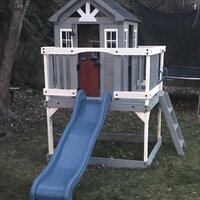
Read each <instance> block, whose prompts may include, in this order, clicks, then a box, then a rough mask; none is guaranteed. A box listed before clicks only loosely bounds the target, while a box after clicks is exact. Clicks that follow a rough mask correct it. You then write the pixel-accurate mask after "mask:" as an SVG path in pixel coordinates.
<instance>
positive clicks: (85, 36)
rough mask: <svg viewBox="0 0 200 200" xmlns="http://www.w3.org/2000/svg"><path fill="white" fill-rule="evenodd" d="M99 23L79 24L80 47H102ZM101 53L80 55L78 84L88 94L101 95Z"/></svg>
mask: <svg viewBox="0 0 200 200" xmlns="http://www.w3.org/2000/svg"><path fill="white" fill-rule="evenodd" d="M99 32H100V31H99V25H98V24H79V25H78V47H90V48H95V47H100V42H99V39H100V37H99ZM99 60H100V54H99V53H96V52H86V53H81V54H79V57H78V63H79V64H78V84H79V88H80V89H83V90H85V92H86V95H87V96H92V97H98V96H100V64H99Z"/></svg>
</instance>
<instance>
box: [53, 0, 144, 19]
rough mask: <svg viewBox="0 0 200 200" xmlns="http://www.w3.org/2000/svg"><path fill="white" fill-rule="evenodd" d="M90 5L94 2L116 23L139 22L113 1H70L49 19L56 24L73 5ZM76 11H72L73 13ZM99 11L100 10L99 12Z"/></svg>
mask: <svg viewBox="0 0 200 200" xmlns="http://www.w3.org/2000/svg"><path fill="white" fill-rule="evenodd" d="M87 2H89V3H92V2H94V3H95V4H97V5H98V6H99V7H100V8H104V9H105V10H106V11H107V12H109V13H111V14H112V15H113V16H114V18H115V20H116V21H133V22H140V21H139V20H138V19H137V18H136V17H135V16H134V15H132V14H131V13H130V12H128V11H127V10H126V9H124V8H123V7H122V6H120V5H119V4H118V3H116V2H115V1H113V0H88V1H86V0H71V1H70V2H69V3H67V4H66V5H65V6H63V7H62V8H61V9H60V10H59V11H57V12H56V13H55V14H54V15H53V16H52V17H50V18H49V21H51V22H58V21H59V18H60V16H61V15H63V14H64V13H67V12H69V11H70V9H72V7H74V5H75V4H80V3H83V4H84V3H87ZM75 11H76V10H74V12H75ZM100 11H101V10H100Z"/></svg>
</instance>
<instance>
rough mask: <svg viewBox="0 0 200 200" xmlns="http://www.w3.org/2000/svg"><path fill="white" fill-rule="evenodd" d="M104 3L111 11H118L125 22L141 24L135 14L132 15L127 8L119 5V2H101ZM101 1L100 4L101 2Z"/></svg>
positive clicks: (111, 0)
mask: <svg viewBox="0 0 200 200" xmlns="http://www.w3.org/2000/svg"><path fill="white" fill-rule="evenodd" d="M100 1H103V2H104V3H106V4H107V5H108V6H109V7H110V8H111V9H113V10H114V11H116V12H117V13H119V14H120V15H121V16H122V17H123V18H124V21H125V20H128V21H134V22H140V20H139V19H137V17H135V16H134V15H133V14H131V13H130V12H128V11H127V10H126V9H125V8H123V7H122V6H121V5H119V4H118V3H117V2H115V1H113V0H100ZM100 1H99V2H100Z"/></svg>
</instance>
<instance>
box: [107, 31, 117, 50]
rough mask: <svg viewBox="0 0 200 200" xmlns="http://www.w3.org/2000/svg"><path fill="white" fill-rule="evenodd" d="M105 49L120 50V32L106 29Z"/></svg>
mask: <svg viewBox="0 0 200 200" xmlns="http://www.w3.org/2000/svg"><path fill="white" fill-rule="evenodd" d="M104 46H105V48H118V30H117V29H105V45H104Z"/></svg>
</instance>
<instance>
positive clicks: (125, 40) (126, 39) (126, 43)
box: [124, 28, 129, 48]
mask: <svg viewBox="0 0 200 200" xmlns="http://www.w3.org/2000/svg"><path fill="white" fill-rule="evenodd" d="M128 36H129V35H128V28H125V29H124V47H125V48H128V43H129V37H128Z"/></svg>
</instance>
